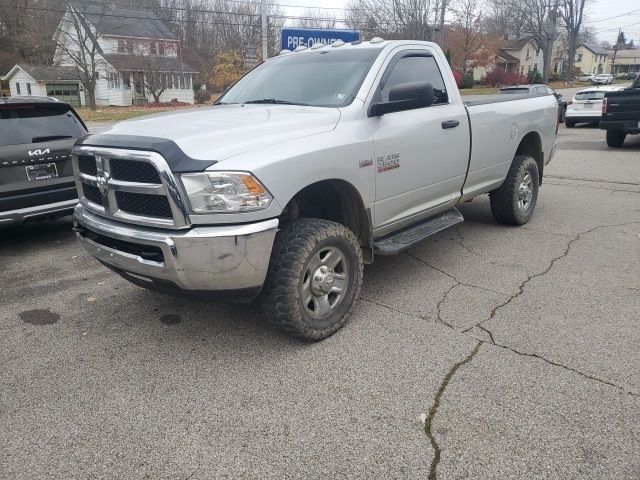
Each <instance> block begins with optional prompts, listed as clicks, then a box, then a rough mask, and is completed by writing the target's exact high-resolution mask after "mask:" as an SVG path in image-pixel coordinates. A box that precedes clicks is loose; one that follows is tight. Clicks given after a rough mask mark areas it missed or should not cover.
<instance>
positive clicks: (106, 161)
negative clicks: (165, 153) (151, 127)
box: [72, 146, 189, 228]
mask: <svg viewBox="0 0 640 480" xmlns="http://www.w3.org/2000/svg"><path fill="white" fill-rule="evenodd" d="M89 159H93V161H94V164H95V169H94V167H93V166H92V165H91V162H90V161H89ZM72 162H73V168H74V172H75V179H76V187H77V189H78V195H79V197H80V202H81V203H82V204H83V205H84V206H85V207H87V208H88V209H89V210H91V211H93V212H94V213H97V214H99V215H102V216H105V217H109V218H113V219H115V220H119V221H123V222H130V223H136V224H140V225H147V226H155V227H162V228H183V227H186V226H188V225H189V217H188V213H187V209H186V205H185V203H184V200H183V199H184V198H185V197H184V194H183V192H182V188H181V186H180V185H179V183H178V182H177V181H176V179H175V177H174V175H173V173H172V172H171V170H170V169H169V166H168V164H167V162H166V161H165V159H164V158H163V157H162V156H161V155H160V154H158V153H156V152H147V151H139V150H126V149H118V148H106V147H105V148H102V147H88V146H79V147H75V148H74V149H73V154H72ZM112 162H114V163H113V164H112ZM113 165H117V167H116V169H115V170H116V171H115V172H114V169H113ZM113 173H116V176H117V177H118V178H114V175H113ZM123 177H124V178H126V179H123ZM136 178H140V181H135V179H136ZM84 186H88V188H90V190H89V194H85V193H86V192H85V189H84ZM101 187H102V190H100V188H101ZM96 191H98V192H99V195H100V200H101V202H100V203H98V202H97V200H98V198H97V196H96V193H95V192H96Z"/></svg>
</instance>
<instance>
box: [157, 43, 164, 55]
mask: <svg viewBox="0 0 640 480" xmlns="http://www.w3.org/2000/svg"><path fill="white" fill-rule="evenodd" d="M158 49H159V50H160V55H164V43H162V42H160V43H158Z"/></svg>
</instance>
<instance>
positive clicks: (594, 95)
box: [576, 91, 606, 100]
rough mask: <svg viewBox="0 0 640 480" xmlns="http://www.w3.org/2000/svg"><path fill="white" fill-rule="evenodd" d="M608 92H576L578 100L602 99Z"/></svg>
mask: <svg viewBox="0 0 640 480" xmlns="http://www.w3.org/2000/svg"><path fill="white" fill-rule="evenodd" d="M605 93H606V92H604V91H600V92H580V93H576V100H602V99H603V98H604V94H605Z"/></svg>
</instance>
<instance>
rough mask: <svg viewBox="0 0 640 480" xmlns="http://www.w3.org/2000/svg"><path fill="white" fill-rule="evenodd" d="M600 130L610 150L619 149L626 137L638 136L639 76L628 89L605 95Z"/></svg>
mask: <svg viewBox="0 0 640 480" xmlns="http://www.w3.org/2000/svg"><path fill="white" fill-rule="evenodd" d="M600 128H601V129H602V130H606V131H607V145H609V146H610V147H612V148H619V147H621V146H622V145H623V144H624V141H625V139H626V138H627V135H638V134H640V75H638V76H637V77H636V79H635V81H634V82H633V84H632V85H631V86H630V87H629V88H626V89H624V90H620V91H618V92H607V93H605V95H604V100H603V101H602V119H601V120H600Z"/></svg>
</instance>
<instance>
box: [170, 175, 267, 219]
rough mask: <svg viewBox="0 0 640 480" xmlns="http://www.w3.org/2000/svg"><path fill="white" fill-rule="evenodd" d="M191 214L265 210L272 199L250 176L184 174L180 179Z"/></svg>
mask: <svg viewBox="0 0 640 480" xmlns="http://www.w3.org/2000/svg"><path fill="white" fill-rule="evenodd" d="M180 178H181V179H182V184H183V185H184V188H185V190H186V191H187V195H188V196H189V203H191V211H192V212H193V213H237V212H253V211H256V210H265V209H266V208H267V207H268V206H269V204H270V203H271V200H273V197H272V196H271V194H270V193H269V192H268V191H267V189H266V188H265V187H264V186H263V185H262V184H261V183H260V182H259V181H258V180H257V179H256V178H255V177H254V176H253V175H251V174H249V173H241V172H203V173H184V174H182V175H181V176H180Z"/></svg>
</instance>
